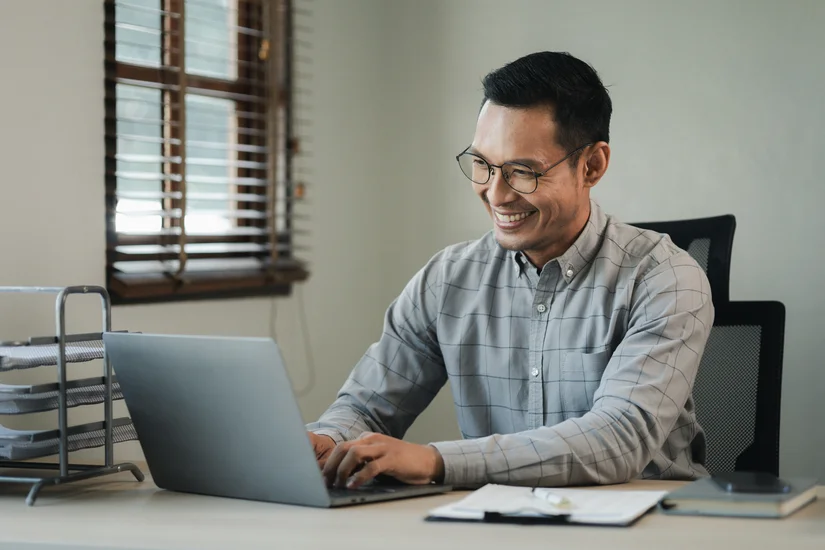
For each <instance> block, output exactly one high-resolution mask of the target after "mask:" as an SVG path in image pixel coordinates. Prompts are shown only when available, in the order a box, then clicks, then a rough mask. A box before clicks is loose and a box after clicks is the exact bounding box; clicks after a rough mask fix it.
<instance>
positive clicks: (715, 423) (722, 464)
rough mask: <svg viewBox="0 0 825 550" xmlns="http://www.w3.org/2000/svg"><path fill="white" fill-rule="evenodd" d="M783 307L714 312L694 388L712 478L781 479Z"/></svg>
mask: <svg viewBox="0 0 825 550" xmlns="http://www.w3.org/2000/svg"><path fill="white" fill-rule="evenodd" d="M784 341H785V306H784V305H783V304H782V303H780V302H729V303H727V304H721V305H719V306H717V307H716V317H715V320H714V323H713V329H712V330H711V333H710V337H709V339H708V343H707V346H706V347H705V352H704V355H703V356H702V363H701V365H700V366H699V373H698V375H697V378H696V383H695V385H694V388H693V397H694V402H695V406H696V417H697V420H698V422H699V425H700V426H702V428H703V429H704V430H705V436H706V438H707V457H706V463H705V464H706V466H707V468H708V470H709V471H710V473H711V474H716V473H721V472H732V471H760V472H769V473H772V474H774V475H779V413H780V401H781V394H782V357H783V350H784Z"/></svg>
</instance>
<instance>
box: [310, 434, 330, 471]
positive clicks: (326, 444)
mask: <svg viewBox="0 0 825 550" xmlns="http://www.w3.org/2000/svg"><path fill="white" fill-rule="evenodd" d="M308 433H309V440H310V442H311V443H312V448H313V450H314V451H315V460H317V461H318V466H320V467H321V468H323V467H324V464H326V462H327V459H328V458H329V455H330V454H332V450H333V449H334V448H335V441H334V440H333V439H332V438H331V437H329V436H328V435H318V434H314V433H312V432H308Z"/></svg>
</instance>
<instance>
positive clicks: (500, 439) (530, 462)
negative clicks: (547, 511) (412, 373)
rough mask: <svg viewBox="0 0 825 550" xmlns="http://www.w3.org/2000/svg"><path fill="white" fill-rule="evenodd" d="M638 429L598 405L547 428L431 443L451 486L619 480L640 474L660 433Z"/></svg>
mask: <svg viewBox="0 0 825 550" xmlns="http://www.w3.org/2000/svg"><path fill="white" fill-rule="evenodd" d="M640 428H641V427H640V426H639V425H638V424H637V421H636V419H631V418H628V417H627V416H625V415H621V414H620V413H618V412H617V415H616V416H614V414H613V412H612V411H610V410H609V409H601V410H599V411H591V412H590V413H588V414H587V415H585V416H583V417H582V418H577V419H572V420H568V421H565V422H562V423H560V424H558V425H556V426H552V427H542V428H538V429H535V430H529V431H524V432H519V433H515V434H506V435H498V434H496V435H491V436H488V437H482V438H478V439H468V440H461V441H443V442H437V443H431V445H433V446H434V447H435V448H436V449H437V450H438V451H439V452H440V453H441V456H442V458H443V460H444V482H445V483H447V484H450V485H456V486H463V487H477V486H480V485H483V484H485V483H502V484H508V485H531V486H565V485H576V484H607V483H620V482H624V481H628V480H630V479H632V478H634V477H636V476H638V475H639V473H640V472H641V471H642V470H643V469H644V468H645V466H646V465H647V464H648V463H649V462H650V460H651V458H652V455H653V453H654V452H656V441H658V440H659V439H661V437H662V436H660V435H658V434H657V435H656V436H653V434H650V433H644V434H642V433H640V432H639V429H640ZM641 429H642V431H644V428H641ZM649 444H652V447H651V446H649Z"/></svg>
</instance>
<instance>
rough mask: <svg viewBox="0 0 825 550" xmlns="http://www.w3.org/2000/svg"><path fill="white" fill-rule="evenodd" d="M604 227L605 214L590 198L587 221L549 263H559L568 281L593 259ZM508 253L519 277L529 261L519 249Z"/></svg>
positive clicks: (528, 265)
mask: <svg viewBox="0 0 825 550" xmlns="http://www.w3.org/2000/svg"><path fill="white" fill-rule="evenodd" d="M606 227H607V216H606V215H605V213H604V211H603V210H602V209H601V207H600V206H599V205H598V204H597V203H596V201H594V200H592V199H591V200H590V217H589V218H588V219H587V223H586V224H585V226H584V229H583V230H582V232H581V233H580V234H579V236H578V238H577V239H576V240H575V242H574V243H573V244H572V245H571V246H570V248H568V249H567V250H566V251H565V253H564V254H562V255H561V256H559V257H558V258H555V259H553V260H550V263H552V262H557V263H558V264H559V268H560V269H561V274H562V277H564V280H565V281H567V282H568V283H569V282H570V281H572V280H573V279H575V278H576V275H578V274H579V272H580V271H582V270H583V269H584V268H585V267H586V266H587V265H588V264H589V263H590V262H592V261H593V258H595V257H596V254H597V253H598V251H599V247H600V246H601V242H602V235H603V234H604V230H605V228H606ZM510 254H511V257H512V259H513V261H514V262H515V268H516V270H517V271H518V276H519V277H520V276H521V274H522V273H523V272H524V270H525V269H527V268H530V267H532V264H531V263H530V261H529V260H528V259H527V258H526V257H525V256H524V254H523V253H522V252H521V251H512V252H511V253H510ZM539 271H540V269H539Z"/></svg>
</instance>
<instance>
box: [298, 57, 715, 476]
mask: <svg viewBox="0 0 825 550" xmlns="http://www.w3.org/2000/svg"><path fill="white" fill-rule="evenodd" d="M483 84H484V101H483V103H482V108H481V111H480V113H479V115H478V120H477V124H476V130H475V136H474V138H473V141H472V144H471V145H470V146H469V147H468V148H467V149H466V150H465V151H464V152H462V153H461V154H460V155H459V156H458V157H457V160H458V164H459V166H460V168H461V170H462V172H463V173H464V175H465V176H467V178H468V179H470V180H471V181H472V182H473V183H472V185H473V187H474V190H475V192H476V194H477V195H478V196H479V197H480V198H481V201H482V203H483V204H484V206H485V208H486V209H487V212H488V213H489V214H490V217H491V218H492V220H493V227H494V228H493V231H492V232H490V233H488V234H487V235H485V236H483V237H482V238H480V239H479V240H477V241H473V242H467V243H463V244H458V245H454V246H451V247H448V248H446V249H444V250H442V251H441V252H439V253H438V254H436V255H435V256H434V257H433V258H432V259H431V260H430V261H429V262H428V263H427V264H426V265H425V266H424V267H423V268H422V269H421V271H419V272H418V273H417V274H416V275H415V276H414V277H413V278H412V280H411V281H410V282H409V283H408V285H407V286H406V288H405V290H404V291H403V293H402V294H401V295H400V296H399V297H398V298H397V299H396V300H395V301H394V302H393V303H392V304H391V305H390V307H389V309H388V311H387V313H386V317H385V324H384V332H383V335H382V336H381V338H380V340H379V341H378V342H377V343H375V344H374V345H372V346H371V347H370V348H369V350H368V351H367V353H366V354H365V355H364V357H363V358H362V359H361V360H360V362H359V363H358V364H357V365H356V367H355V369H354V370H353V372H352V374H351V375H350V377H349V379H348V380H347V381H346V383H345V385H344V386H343V388H342V389H341V391H340V393H339V395H338V398H337V400H336V401H335V402H334V403H333V404H332V406H331V407H330V408H329V409H328V410H327V411H326V412H325V413H324V414H323V415H322V417H321V418H320V419H319V421H318V422H317V423H314V424H310V425H309V426H308V427H307V428H308V430H309V432H310V434H309V435H310V439H311V441H312V443H313V446H314V447H315V451H316V455H317V457H318V461H319V464H320V465H321V466H322V467H323V473H324V476H325V478H326V480H327V483H328V484H330V485H336V486H344V485H346V486H348V487H357V486H359V485H361V484H363V483H365V482H367V481H368V480H370V479H372V478H373V477H375V476H376V475H378V474H386V475H390V476H392V477H395V478H397V479H399V480H401V481H403V482H407V483H414V484H415V483H430V482H433V481H438V482H444V483H448V484H452V485H456V486H462V487H476V486H480V485H483V484H485V483H504V484H514V485H533V486H537V485H543V486H560V485H580V484H597V483H601V484H604V483H618V482H624V481H628V480H630V479H633V478H635V477H637V476H642V477H648V478H669V479H692V478H696V477H699V476H704V475H707V471H706V470H705V468H704V467H703V462H704V456H705V438H704V434H703V431H702V429H701V427H700V426H699V425H698V424H697V422H696V417H695V415H694V411H693V399H692V396H691V391H692V387H693V383H694V380H695V377H696V372H697V368H698V366H699V362H700V359H701V356H702V353H703V350H704V347H705V343H706V340H707V338H708V334H709V331H710V329H711V326H712V324H713V315H714V311H713V306H712V303H711V296H710V288H709V284H708V281H707V278H706V276H705V274H704V272H703V270H702V269H701V268H700V267H699V266H698V265H697V263H696V262H695V261H694V260H693V259H692V258H691V257H690V256H689V255H688V254H687V253H686V252H684V251H683V250H680V249H678V248H677V247H676V246H674V245H673V243H672V242H671V241H670V239H669V238H667V237H665V236H663V235H660V234H657V233H653V232H647V231H641V230H639V229H637V228H634V227H631V226H629V225H625V224H622V223H620V222H618V221H616V220H615V219H613V218H612V217H610V216H608V215H607V214H605V213H604V212H603V211H602V210H601V208H600V207H599V206H598V205H597V204H596V203H595V202H593V201H591V199H590V189H591V188H592V187H593V186H595V185H596V184H597V183H598V182H599V180H600V179H601V178H602V176H604V174H605V172H606V171H607V167H608V163H609V160H610V147H609V145H608V134H609V124H610V115H611V111H612V105H611V101H610V98H609V96H608V94H607V91H606V90H605V88H604V86H603V85H602V83H601V81H600V79H599V77H598V75H597V74H596V72H595V71H594V70H593V69H592V68H591V67H590V66H588V65H587V64H585V63H584V62H582V61H580V60H578V59H576V58H574V57H572V56H570V55H568V54H562V53H550V52H543V53H536V54H531V55H528V56H526V57H523V58H521V59H518V60H516V61H514V62H512V63H510V64H508V65H505V66H504V67H502V68H500V69H498V70H496V71H494V72H492V73H490V74H489V75H487V76H486V77H485V79H484V83H483ZM447 380H449V381H450V385H451V388H452V393H453V399H454V401H455V405H456V411H457V414H458V422H459V426H460V428H461V432H462V436H463V439H462V440H460V441H446V442H436V443H431V444H429V445H416V444H412V443H409V442H404V441H401V440H400V438H402V437H403V435H404V433H405V431H406V430H407V428H408V427H409V426H410V425H411V424H412V422H413V420H414V419H415V418H416V417H417V416H418V415H419V414H420V413H421V412H422V411H423V410H424V409H425V408H426V407H427V405H428V404H429V403H430V401H431V400H432V398H433V397H434V396H435V395H436V393H437V392H438V391H439V389H440V388H441V387H442V386H443V385H444V383H445V382H446V381H447Z"/></svg>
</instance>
